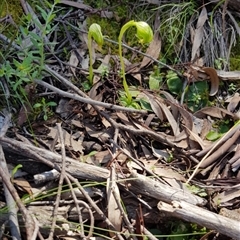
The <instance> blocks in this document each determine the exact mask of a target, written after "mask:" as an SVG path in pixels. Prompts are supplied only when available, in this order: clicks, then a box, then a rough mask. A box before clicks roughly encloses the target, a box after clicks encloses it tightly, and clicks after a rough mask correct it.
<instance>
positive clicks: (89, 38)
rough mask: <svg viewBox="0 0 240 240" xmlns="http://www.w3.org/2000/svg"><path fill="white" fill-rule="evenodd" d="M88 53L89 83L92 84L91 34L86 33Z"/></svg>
mask: <svg viewBox="0 0 240 240" xmlns="http://www.w3.org/2000/svg"><path fill="white" fill-rule="evenodd" d="M88 51H89V82H90V84H91V85H92V84H93V66H92V34H91V33H90V32H88Z"/></svg>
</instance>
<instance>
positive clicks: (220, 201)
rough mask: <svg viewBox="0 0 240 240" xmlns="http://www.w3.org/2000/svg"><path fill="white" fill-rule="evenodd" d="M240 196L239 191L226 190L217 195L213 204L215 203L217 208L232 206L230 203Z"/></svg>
mask: <svg viewBox="0 0 240 240" xmlns="http://www.w3.org/2000/svg"><path fill="white" fill-rule="evenodd" d="M239 196H240V190H239V189H230V190H226V191H223V192H221V193H219V194H217V195H216V196H215V197H214V198H213V199H212V203H214V205H215V207H216V208H218V207H219V206H230V201H231V200H233V199H234V198H237V197H239Z"/></svg>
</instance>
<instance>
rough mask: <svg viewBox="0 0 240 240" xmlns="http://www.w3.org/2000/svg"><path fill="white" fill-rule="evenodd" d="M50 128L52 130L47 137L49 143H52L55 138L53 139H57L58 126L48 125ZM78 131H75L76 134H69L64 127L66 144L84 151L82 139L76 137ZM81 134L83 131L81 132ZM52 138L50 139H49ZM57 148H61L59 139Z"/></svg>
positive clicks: (76, 150)
mask: <svg viewBox="0 0 240 240" xmlns="http://www.w3.org/2000/svg"><path fill="white" fill-rule="evenodd" d="M48 129H49V130H50V132H49V133H48V135H47V137H48V141H47V144H48V145H49V144H51V143H52V142H53V140H51V139H55V137H56V136H58V133H57V128H56V127H48ZM77 135H79V134H77V133H75V135H72V134H69V133H68V132H67V131H66V130H64V129H63V137H64V143H65V146H66V147H68V148H69V149H72V150H73V151H75V152H80V153H82V152H83V146H82V140H81V139H80V138H78V137H76V136H77ZM80 135H81V133H80ZM49 139H50V140H49ZM55 147H56V148H59V147H60V145H59V141H57V142H56V146H55Z"/></svg>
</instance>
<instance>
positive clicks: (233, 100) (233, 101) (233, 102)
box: [226, 93, 240, 112]
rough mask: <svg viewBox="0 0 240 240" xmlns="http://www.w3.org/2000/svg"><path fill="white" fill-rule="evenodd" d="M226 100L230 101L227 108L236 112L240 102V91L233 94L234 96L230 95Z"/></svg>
mask: <svg viewBox="0 0 240 240" xmlns="http://www.w3.org/2000/svg"><path fill="white" fill-rule="evenodd" d="M226 102H228V103H229V104H228V106H227V110H228V111H229V112H234V111H235V110H236V108H237V106H238V104H239V103H240V95H239V93H235V94H234V95H233V97H230V98H228V99H227V100H226Z"/></svg>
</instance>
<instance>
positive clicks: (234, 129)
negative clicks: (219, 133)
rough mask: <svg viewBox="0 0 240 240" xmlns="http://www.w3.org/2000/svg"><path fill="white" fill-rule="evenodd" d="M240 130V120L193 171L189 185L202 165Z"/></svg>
mask: <svg viewBox="0 0 240 240" xmlns="http://www.w3.org/2000/svg"><path fill="white" fill-rule="evenodd" d="M239 129H240V120H239V121H238V122H237V123H236V124H235V125H234V126H233V127H232V128H231V129H229V131H228V132H227V133H226V134H225V135H224V136H223V137H222V138H221V139H220V140H219V141H218V142H216V144H214V146H213V147H212V148H211V150H210V151H209V152H208V153H207V154H206V155H205V156H204V158H203V159H202V160H201V161H200V162H199V163H198V165H197V166H196V168H195V170H194V171H193V173H192V175H191V176H190V177H189V179H188V180H187V182H186V183H187V184H188V183H189V182H190V181H191V180H192V179H193V177H194V176H195V174H196V173H197V171H198V169H199V168H200V167H201V164H202V163H203V162H204V161H205V160H206V158H207V157H208V156H209V155H210V154H211V153H212V152H213V150H215V149H216V148H217V147H218V146H219V145H221V144H222V143H223V142H225V141H226V140H227V139H229V137H231V136H232V135H233V134H234V133H235V132H236V131H239Z"/></svg>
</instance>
